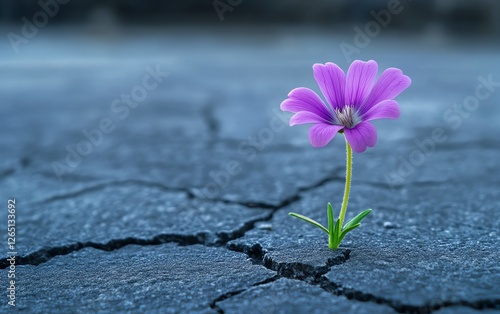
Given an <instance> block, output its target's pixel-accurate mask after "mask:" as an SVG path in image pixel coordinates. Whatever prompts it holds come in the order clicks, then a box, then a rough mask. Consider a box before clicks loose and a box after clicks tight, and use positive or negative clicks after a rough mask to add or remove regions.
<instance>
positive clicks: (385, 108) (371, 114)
mask: <svg viewBox="0 0 500 314" xmlns="http://www.w3.org/2000/svg"><path fill="white" fill-rule="evenodd" d="M399 115H400V110H399V105H398V103H397V102H396V101H395V100H392V99H387V100H383V101H381V102H379V103H378V104H376V105H375V106H373V107H371V108H370V109H369V110H368V111H367V112H366V113H365V114H364V115H363V121H371V120H377V119H397V118H399Z"/></svg>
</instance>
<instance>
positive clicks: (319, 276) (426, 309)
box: [211, 243, 500, 314]
mask: <svg viewBox="0 0 500 314" xmlns="http://www.w3.org/2000/svg"><path fill="white" fill-rule="evenodd" d="M226 247H227V249H229V250H231V251H234V252H239V253H243V254H246V255H247V256H248V258H249V259H250V260H251V261H252V263H253V264H255V265H262V266H264V267H266V268H267V269H269V270H272V271H275V272H276V275H277V276H278V277H279V278H281V277H285V278H289V279H296V280H300V281H303V282H305V283H307V284H310V285H313V286H318V287H320V288H322V289H323V290H324V291H326V292H329V293H331V294H333V295H336V296H345V297H346V298H347V299H350V300H356V301H361V302H374V303H378V304H383V305H387V306H389V307H391V308H393V309H394V310H395V311H397V312H399V313H410V314H427V313H432V312H433V311H436V310H439V309H442V308H446V307H452V306H464V307H469V308H474V309H498V308H499V307H500V299H493V300H478V301H474V302H470V301H467V300H460V301H441V302H439V303H430V304H426V305H423V306H415V305H409V304H404V303H403V302H401V301H398V300H391V299H387V298H381V297H378V296H375V295H373V294H370V293H364V292H362V291H359V290H356V289H353V288H348V287H344V286H342V285H339V284H336V283H335V282H332V281H330V280H329V279H328V278H327V277H325V276H324V275H325V274H326V273H328V272H329V271H330V270H331V268H332V267H333V266H335V265H340V264H343V263H345V262H346V261H347V260H348V259H349V257H350V252H351V251H350V250H348V249H346V250H344V251H343V252H342V255H340V256H337V257H335V258H331V259H328V260H327V262H326V264H325V265H323V266H312V265H308V264H302V263H296V262H294V263H286V262H276V261H274V260H273V259H272V257H271V256H269V255H267V252H266V250H265V249H263V248H262V246H261V245H260V244H258V243H256V244H254V245H252V246H248V245H245V244H241V243H230V244H229V245H227V246H226ZM249 289H250V288H249ZM246 290H248V289H246ZM242 292H244V291H237V293H234V294H232V293H231V292H229V293H226V297H225V298H224V300H225V299H228V298H230V297H232V296H234V295H237V294H240V293H242ZM218 301H221V300H214V301H213V302H212V303H213V304H215V303H217V302H218ZM212 303H211V304H212ZM219 313H222V312H219Z"/></svg>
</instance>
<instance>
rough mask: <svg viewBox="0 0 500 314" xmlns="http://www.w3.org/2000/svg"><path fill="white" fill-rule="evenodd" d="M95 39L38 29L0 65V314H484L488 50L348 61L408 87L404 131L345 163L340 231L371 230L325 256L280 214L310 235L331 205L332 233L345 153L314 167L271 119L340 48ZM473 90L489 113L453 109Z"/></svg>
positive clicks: (260, 33)
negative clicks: (138, 96) (151, 74)
mask: <svg viewBox="0 0 500 314" xmlns="http://www.w3.org/2000/svg"><path fill="white" fill-rule="evenodd" d="M99 36H102V38H100V39H99V40H97V41H96V40H95V38H93V37H92V36H90V35H88V34H86V33H85V32H83V31H80V32H75V33H72V34H71V35H69V34H67V33H64V32H63V31H61V30H59V31H58V30H57V29H47V30H46V31H44V32H41V34H40V35H39V37H37V40H34V41H33V42H31V43H30V45H29V46H26V49H25V50H24V51H23V52H22V53H20V54H18V55H13V54H12V53H11V52H10V51H5V50H4V51H2V52H0V57H1V59H2V60H3V61H2V62H1V63H0V82H1V84H0V91H1V94H2V96H3V101H2V105H1V106H0V115H1V116H2V117H3V118H4V119H3V123H2V124H1V125H0V131H1V134H2V136H1V137H0V148H1V149H0V156H1V163H0V191H1V196H2V200H1V201H2V203H3V204H4V207H5V209H3V210H1V211H0V212H3V214H1V215H0V223H1V226H2V227H0V229H1V230H6V224H7V222H6V220H7V205H6V204H7V199H10V198H15V199H16V204H17V209H16V225H17V227H16V239H17V243H16V248H17V252H18V256H17V257H16V266H17V267H16V282H17V283H16V285H17V286H16V308H15V311H17V312H22V313H69V312H72V313H110V312H121V313H134V312H143V313H333V312H339V313H439V314H447V313H480V312H484V313H500V250H499V249H500V246H499V243H500V242H499V240H500V233H499V227H500V216H499V214H498V212H499V208H500V189H499V186H500V179H499V176H498V175H499V173H500V172H499V161H498V160H499V159H498V158H499V149H500V139H499V137H498V134H500V125H499V124H498V121H497V120H498V116H499V115H500V105H499V104H500V59H498V52H499V50H500V49H499V47H498V46H497V45H495V44H493V43H487V42H481V41H478V42H476V43H475V46H470V45H468V43H467V42H466V43H463V42H454V41H439V42H436V43H434V42H433V44H429V42H428V41H427V40H428V39H427V38H425V37H418V36H415V37H408V38H399V37H397V38H393V37H384V36H380V38H376V40H375V39H374V40H373V42H372V43H371V44H370V46H369V47H368V48H366V49H364V50H363V52H362V53H361V54H360V55H359V56H358V58H360V59H363V60H367V59H375V60H377V61H378V63H379V66H380V68H381V69H382V68H387V67H399V68H402V69H403V71H404V72H405V74H408V75H409V76H410V77H411V78H412V80H413V84H412V86H411V87H410V88H409V89H408V90H407V91H406V92H405V93H403V94H402V95H401V96H399V97H398V99H397V100H398V101H399V104H400V106H401V112H402V114H401V118H400V119H398V120H396V121H377V122H375V124H376V127H377V130H378V137H379V139H378V143H377V145H376V146H375V147H374V148H372V149H369V150H368V151H367V152H366V153H363V154H355V155H354V170H353V183H352V192H351V198H350V202H349V209H348V213H347V218H350V217H353V216H354V215H355V214H357V213H359V212H360V211H362V210H364V209H366V208H372V209H373V212H372V213H371V214H370V215H369V216H368V217H367V218H366V219H365V220H364V222H363V226H362V227H361V228H359V229H357V230H355V231H354V232H352V233H350V234H349V235H348V236H347V237H346V238H345V240H344V242H343V244H342V246H341V248H340V249H339V250H337V251H330V250H329V249H328V248H327V238H326V236H325V235H324V234H323V233H322V232H321V231H320V230H319V229H316V228H313V227H311V226H309V225H306V224H305V223H303V222H301V221H298V220H296V219H293V218H291V217H289V216H288V215H287V214H288V212H290V211H294V212H299V213H301V214H304V215H307V216H309V217H311V218H313V219H316V220H318V221H320V222H322V223H326V204H327V202H332V204H333V205H334V209H335V211H336V214H338V210H339V208H340V202H341V198H342V192H343V180H344V179H343V174H344V171H345V170H344V164H345V161H344V158H345V156H344V143H343V141H342V140H341V138H340V136H339V137H338V138H336V139H334V141H333V143H332V144H330V145H328V146H327V147H326V148H324V149H314V148H312V147H311V146H310V144H309V143H308V139H307V130H308V128H307V127H294V128H290V127H288V125H287V119H288V118H289V117H290V115H288V114H285V113H282V112H280V111H279V104H280V102H281V101H282V100H283V99H285V98H286V95H287V93H288V92H289V91H290V90H291V89H293V88H295V87H298V86H307V87H310V88H312V89H314V90H316V91H319V89H318V88H317V86H316V83H315V82H314V79H313V76H312V69H311V67H312V64H313V63H316V62H327V61H332V62H336V63H338V64H339V65H341V67H343V68H346V67H347V66H348V63H347V62H346V61H345V58H344V56H343V55H342V52H341V50H340V49H339V43H340V42H342V41H349V40H352V38H350V34H348V33H347V34H343V35H342V34H332V33H331V32H329V31H328V30H326V29H306V30H304V29H287V28H282V27H276V28H273V29H272V30H271V31H269V30H267V29H264V28H256V29H250V28H245V27H236V28H231V29H228V28H223V27H215V28H212V29H203V30H201V29H196V28H173V29H165V30H162V31H161V32H157V33H151V32H143V31H140V30H137V31H136V32H130V33H128V32H125V31H124V32H123V33H119V34H116V33H114V34H112V36H111V35H110V36H111V37H107V35H106V34H101V35H99ZM59 38H64V39H65V42H64V46H63V45H61V43H60V42H59V41H58V39H59ZM111 38H112V39H113V41H112V42H111V43H110V42H109V40H110V39H111ZM148 66H149V67H151V68H153V69H155V68H156V67H159V69H161V71H163V72H165V73H168V76H165V77H164V78H163V79H162V81H161V82H159V83H158V86H157V87H156V88H154V89H152V90H150V91H148V92H147V97H146V98H145V99H143V100H141V101H140V102H138V103H137V104H136V106H135V107H129V111H128V114H127V116H126V117H124V116H123V115H122V114H124V111H123V110H124V109H123V108H124V107H123V105H124V104H123V103H121V106H122V107H117V106H113V105H112V104H113V102H114V100H115V99H119V98H120V97H121V95H122V94H124V93H125V94H126V93H130V92H131V91H133V90H134V88H135V87H136V86H140V85H141V84H142V83H141V82H142V80H143V77H144V76H145V75H147V73H148V72H147V70H146V68H147V67H148ZM485 80H486V81H488V80H489V81H490V83H491V82H493V83H491V84H490V85H488V86H486V87H484V88H483V91H488V92H489V94H488V96H487V97H485V98H484V97H482V98H483V99H480V100H478V105H477V106H475V107H474V108H473V110H472V109H471V110H469V109H470V108H471V107H470V106H467V105H464V102H467V99H469V100H470V99H472V98H471V97H474V95H475V92H476V90H477V88H478V86H480V85H481V84H484V81H485ZM495 84H496V85H495ZM457 106H458V107H457ZM113 108H114V109H119V110H114V109H113ZM457 108H458V109H457ZM467 108H469V109H467ZM103 118H109V119H111V121H112V122H113V125H114V126H115V128H114V130H113V131H111V132H108V133H103V134H102V141H101V142H99V144H97V145H93V146H92V149H91V152H90V153H89V154H88V155H86V156H80V157H81V160H80V161H79V162H76V161H75V157H74V156H73V157H71V156H70V157H67V156H68V154H69V153H68V152H69V150H68V148H67V147H69V149H70V150H77V149H78V145H79V143H80V142H81V141H84V140H86V139H87V137H86V136H85V134H84V133H85V132H83V131H87V132H91V131H92V130H93V129H95V128H98V127H99V123H100V121H101V120H102V119H103ZM122 118H123V119H122ZM436 134H438V135H439V136H437V135H436ZM436 139H438V140H436ZM67 158H69V160H70V161H72V163H68V159H67ZM72 158H73V159H72ZM54 163H59V168H58V169H59V171H61V169H64V173H63V174H62V175H61V172H59V174H58V173H57V170H56V171H54ZM75 164H76V165H75ZM60 165H64V166H66V168H60ZM73 166H74V167H73ZM1 236H2V243H4V244H5V245H4V246H2V247H4V249H3V250H0V268H1V269H0V284H1V285H2V287H5V288H6V287H8V276H7V274H8V270H9V268H8V267H9V261H8V260H7V258H8V256H7V255H6V252H7V247H6V246H7V245H6V243H7V232H3V233H2V234H1ZM3 298H4V302H2V311H3V310H5V311H7V310H9V311H11V310H12V308H10V307H9V306H8V305H7V297H6V295H5V293H4V294H3Z"/></svg>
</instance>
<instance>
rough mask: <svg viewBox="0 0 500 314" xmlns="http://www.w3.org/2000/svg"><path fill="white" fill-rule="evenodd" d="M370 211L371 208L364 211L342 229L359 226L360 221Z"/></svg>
mask: <svg viewBox="0 0 500 314" xmlns="http://www.w3.org/2000/svg"><path fill="white" fill-rule="evenodd" d="M371 211H372V210H371V208H369V209H367V210H365V211H362V212H361V213H359V214H358V215H357V216H356V217H354V218H353V219H351V221H349V222H348V223H346V224H345V226H344V228H343V229H344V230H346V229H348V228H350V227H351V226H354V225H357V224H359V223H360V222H361V220H363V218H365V217H366V216H367V215H368V214H369V213H371Z"/></svg>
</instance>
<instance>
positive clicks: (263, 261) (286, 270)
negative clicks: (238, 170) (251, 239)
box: [0, 169, 500, 313]
mask: <svg viewBox="0 0 500 314" xmlns="http://www.w3.org/2000/svg"><path fill="white" fill-rule="evenodd" d="M337 171H338V169H335V170H334V171H333V172H334V173H336V172H337ZM339 180H343V178H341V177H338V176H336V175H335V174H334V175H332V174H330V175H329V176H327V177H325V178H323V179H322V180H320V181H318V182H316V183H314V184H311V185H309V186H306V187H301V188H299V189H298V191H297V193H296V194H295V195H292V196H290V197H289V198H287V199H284V200H283V201H282V202H281V203H280V204H278V205H272V204H267V203H260V202H246V203H242V202H234V201H230V200H224V199H221V200H212V201H218V202H222V203H226V204H240V205H243V206H246V207H248V208H257V207H259V208H264V209H270V212H269V214H267V215H265V216H264V217H259V218H255V219H252V220H248V221H245V222H243V223H242V225H241V226H240V227H238V228H237V229H235V230H233V231H230V232H226V231H222V232H215V233H209V232H201V233H198V234H192V235H182V234H160V235H156V236H154V237H152V238H150V239H140V238H133V237H129V238H125V239H114V240H111V241H108V242H107V243H104V244H102V243H96V242H77V243H73V244H69V245H65V246H61V247H52V248H44V249H40V250H38V251H35V252H33V253H30V254H28V255H26V256H23V257H16V264H17V265H34V266H36V265H40V264H42V263H45V262H47V261H49V260H50V259H52V258H54V257H56V256H61V255H67V254H70V253H72V252H76V251H79V250H81V249H84V248H94V249H98V250H103V251H114V250H118V249H120V248H123V247H124V246H127V245H133V244H135V245H160V244H163V243H177V244H178V245H179V246H189V245H196V244H200V245H205V246H212V247H226V248H227V249H229V250H232V251H235V252H240V253H243V254H246V255H247V256H248V257H249V258H250V259H251V261H252V262H253V263H254V264H256V265H262V266H264V267H266V268H268V269H270V270H272V271H275V272H276V276H274V277H272V278H270V279H266V280H265V281H263V282H260V283H257V284H255V285H253V286H252V287H255V286H259V285H262V284H266V283H269V282H272V281H276V280H277V279H279V278H282V277H285V278H290V279H297V280H301V281H304V282H306V283H308V284H311V285H315V286H319V287H321V288H322V289H323V290H325V291H327V292H329V293H331V294H334V295H342V296H345V297H347V298H348V299H353V300H357V301H364V302H375V303H380V304H385V305H388V306H390V307H391V308H393V309H394V310H396V311H398V312H400V313H431V312H432V311H435V310H438V309H440V308H444V307H451V306H465V307H470V308H475V309H495V308H498V307H500V299H495V300H479V301H475V302H469V301H465V300H461V301H443V302H441V303H433V304H427V305H425V306H412V305H408V304H403V303H402V302H400V301H397V300H391V299H386V298H380V297H377V296H374V295H372V294H368V293H364V292H362V291H358V290H355V289H352V288H347V287H343V286H341V285H338V284H336V283H334V282H332V281H330V280H329V279H327V278H326V277H325V276H324V275H325V274H326V273H327V272H328V271H330V269H331V267H332V266H335V265H339V264H342V263H344V262H346V261H347V260H348V259H349V254H350V251H349V250H345V251H344V252H342V255H340V256H337V257H335V258H332V259H328V260H327V262H326V264H325V265H323V266H311V265H308V264H303V263H296V262H295V263H286V262H276V261H274V260H273V259H272V258H271V257H270V256H268V255H266V252H265V250H264V249H263V248H262V247H261V246H260V244H255V245H253V246H251V247H248V246H246V245H244V244H234V243H231V244H229V245H228V243H229V242H230V241H232V240H235V239H238V238H241V237H243V236H244V235H245V233H246V232H248V231H250V230H252V229H253V228H255V224H256V223H258V222H265V221H269V220H271V219H272V218H273V216H274V214H275V213H276V212H277V211H278V210H279V209H282V208H284V207H286V206H288V205H290V204H292V203H295V202H297V201H299V200H300V199H301V194H302V193H304V192H307V191H311V190H314V189H316V188H318V187H321V186H323V185H325V184H328V183H329V182H333V181H339ZM121 184H141V185H145V186H149V187H156V188H160V189H162V190H164V191H169V192H171V191H178V192H184V193H186V194H187V195H188V196H189V197H191V198H194V197H196V196H195V195H194V194H193V193H192V192H191V191H190V190H189V189H183V188H170V187H167V186H164V185H163V184H160V183H155V182H147V181H141V180H123V181H114V182H107V183H102V184H98V185H95V186H93V187H88V188H85V189H82V190H80V191H76V192H71V193H67V194H63V195H57V196H53V197H50V198H48V199H46V200H44V201H41V203H47V202H51V201H55V200H60V199H67V198H71V197H75V196H78V195H82V194H85V193H89V192H93V191H96V190H99V189H102V188H105V187H108V186H110V185H121ZM9 265H10V263H9V261H8V260H7V258H4V259H1V260H0V269H5V268H7V267H8V266H9ZM248 289H250V288H248ZM248 289H242V290H237V291H232V292H228V293H225V294H223V295H221V296H219V297H218V298H216V299H215V300H214V301H212V302H210V307H211V308H212V309H214V310H216V311H217V312H218V313H223V311H222V310H221V309H220V308H218V306H217V302H220V301H222V300H225V299H228V298H231V297H232V296H235V295H238V294H240V293H243V292H244V291H246V290H248Z"/></svg>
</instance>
